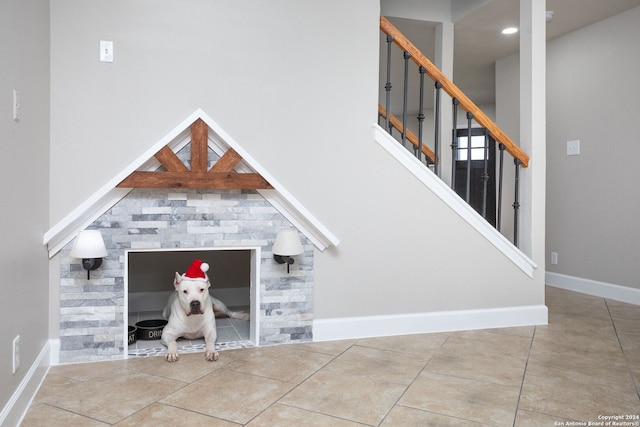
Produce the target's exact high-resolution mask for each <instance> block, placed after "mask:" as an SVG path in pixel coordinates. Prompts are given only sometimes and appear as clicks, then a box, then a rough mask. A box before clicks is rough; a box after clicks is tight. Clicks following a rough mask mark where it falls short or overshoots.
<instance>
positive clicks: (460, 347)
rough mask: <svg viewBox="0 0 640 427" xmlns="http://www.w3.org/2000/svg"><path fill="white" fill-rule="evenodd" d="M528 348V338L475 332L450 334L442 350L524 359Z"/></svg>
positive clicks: (484, 331)
mask: <svg viewBox="0 0 640 427" xmlns="http://www.w3.org/2000/svg"><path fill="white" fill-rule="evenodd" d="M530 347H531V338H530V337H525V336H519V335H505V334H498V333H495V332H491V331H487V330H477V331H462V332H454V333H452V334H451V336H450V337H449V339H448V340H447V341H446V342H445V343H444V345H443V346H442V350H443V351H449V352H459V353H472V354H487V355H491V354H498V355H503V356H512V357H516V358H521V359H526V357H527V354H528V352H529V348H530Z"/></svg>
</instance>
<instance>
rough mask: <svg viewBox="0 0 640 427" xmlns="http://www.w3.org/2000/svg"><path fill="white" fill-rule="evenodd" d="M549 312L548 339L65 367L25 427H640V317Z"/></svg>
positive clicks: (484, 337)
mask: <svg viewBox="0 0 640 427" xmlns="http://www.w3.org/2000/svg"><path fill="white" fill-rule="evenodd" d="M547 306H548V307H549V325H548V326H537V327H533V326H532V327H520V328H507V329H491V330H476V331H463V332H452V333H438V334H424V335H412V336H401V337H383V338H371V339H361V340H349V341H335V342H321V343H309V344H292V345H281V346H273V347H260V348H247V349H239V350H225V351H223V352H221V353H220V359H219V360H218V361H217V362H206V361H205V360H204V356H203V355H202V354H200V353H197V354H193V353H192V354H184V355H183V356H181V358H180V360H179V361H178V362H176V363H172V364H169V363H167V362H165V361H164V360H163V358H161V357H147V358H129V359H126V360H119V361H110V362H97V363H86V364H76V365H61V366H55V367H52V368H51V369H50V371H49V373H48V374H47V376H46V378H45V380H44V383H43V385H42V387H41V388H40V390H39V392H38V394H37V395H36V397H35V399H34V401H33V403H32V404H31V406H30V408H29V410H28V412H27V414H26V416H25V418H24V420H23V423H22V426H25V427H30V426H44V425H46V426H65V427H72V426H83V427H84V426H108V425H115V426H154V427H155V426H165V425H196V426H199V425H207V426H227V427H231V426H240V425H247V426H438V427H440V426H476V427H478V426H560V425H589V424H588V423H589V422H591V423H597V422H600V421H602V422H603V424H602V425H606V424H605V423H606V421H605V420H603V419H602V417H605V416H623V417H625V416H626V417H628V418H629V419H625V418H622V419H618V420H616V422H618V423H628V424H609V425H635V426H637V425H640V420H638V418H637V417H638V416H639V415H640V394H639V390H640V306H634V305H630V304H625V303H621V302H616V301H612V300H605V299H603V298H597V297H592V296H587V295H582V294H579V293H574V292H570V291H566V290H561V289H556V288H550V287H549V288H547ZM570 421H573V422H574V423H573V424H571V423H570ZM575 422H578V423H575ZM583 423H584V424H583ZM591 425H594V424H591Z"/></svg>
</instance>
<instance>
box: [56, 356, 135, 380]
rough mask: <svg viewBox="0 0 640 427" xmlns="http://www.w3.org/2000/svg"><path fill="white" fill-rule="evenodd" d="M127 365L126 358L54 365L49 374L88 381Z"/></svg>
mask: <svg viewBox="0 0 640 427" xmlns="http://www.w3.org/2000/svg"><path fill="white" fill-rule="evenodd" d="M125 365H126V361H125V360H112V361H108V362H93V363H73V364H69V365H58V366H53V367H51V369H50V370H49V374H51V375H58V376H61V377H67V378H73V379H74V380H78V381H88V380H90V379H92V378H96V377H102V376H104V375H110V374H111V373H112V372H113V371H114V370H115V369H122V368H124V367H125Z"/></svg>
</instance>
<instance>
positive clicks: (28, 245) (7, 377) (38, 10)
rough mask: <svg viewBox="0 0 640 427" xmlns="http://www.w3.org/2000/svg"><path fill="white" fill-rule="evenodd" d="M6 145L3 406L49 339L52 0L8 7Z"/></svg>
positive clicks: (1, 260) (2, 101)
mask: <svg viewBox="0 0 640 427" xmlns="http://www.w3.org/2000/svg"><path fill="white" fill-rule="evenodd" d="M14 88H15V89H17V90H18V91H19V92H20V122H14V121H13V120H12V118H13V112H12V103H13V94H12V89H14ZM0 147H1V149H2V167H0V183H1V184H0V185H2V209H1V210H0V212H1V215H2V216H1V218H2V220H1V221H0V235H1V236H2V239H0V272H2V275H3V280H2V284H1V285H0V324H1V325H2V327H0V348H2V351H0V384H2V386H0V408H3V407H4V406H5V405H6V403H7V402H8V400H9V399H10V397H11V395H12V394H13V393H14V391H15V390H16V389H17V388H18V385H19V384H20V382H21V381H22V379H23V378H24V377H25V374H26V373H27V372H28V370H29V368H30V367H31V365H32V364H33V363H34V361H35V359H36V357H37V356H38V354H39V353H40V350H41V349H42V348H43V346H44V344H45V342H46V340H47V338H48V336H47V335H48V330H47V322H48V300H49V286H48V285H49V283H48V260H47V252H46V248H45V247H44V246H43V245H42V235H43V234H44V232H45V231H46V230H47V228H48V209H49V206H48V202H49V184H48V178H49V2H48V1H45V0H34V1H21V0H3V1H2V2H0ZM9 206H13V207H14V208H12V209H10V208H8V207H9ZM16 335H20V362H21V363H20V365H21V366H20V368H19V370H18V371H17V372H16V373H15V374H13V373H12V360H11V353H12V352H11V347H12V341H13V339H14V337H15V336H16ZM15 421H16V420H7V423H8V424H11V423H12V422H15Z"/></svg>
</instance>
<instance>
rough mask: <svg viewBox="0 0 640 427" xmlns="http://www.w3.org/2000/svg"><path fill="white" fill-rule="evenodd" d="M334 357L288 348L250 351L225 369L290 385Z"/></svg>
mask: <svg viewBox="0 0 640 427" xmlns="http://www.w3.org/2000/svg"><path fill="white" fill-rule="evenodd" d="M333 358H334V356H332V355H328V354H323V353H314V352H310V351H305V350H297V349H295V348H292V347H290V346H273V347H263V348H259V349H252V351H250V352H247V354H246V356H244V357H240V358H238V359H237V360H235V361H234V362H232V363H230V364H229V365H228V366H227V369H230V370H232V371H237V372H244V373H246V374H252V375H258V376H262V377H267V378H272V379H276V380H280V381H286V382H290V383H299V382H301V381H303V380H304V379H305V378H308V377H310V376H311V375H313V374H314V373H315V372H316V371H317V370H318V369H320V368H322V367H323V366H324V365H326V364H327V363H329V362H330V361H331V360H333Z"/></svg>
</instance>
